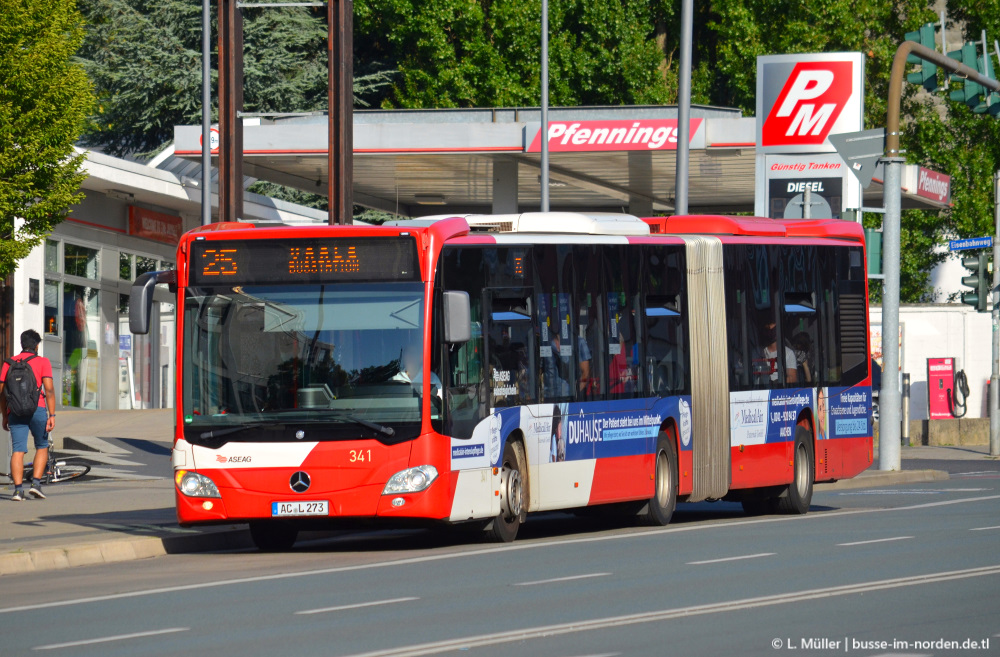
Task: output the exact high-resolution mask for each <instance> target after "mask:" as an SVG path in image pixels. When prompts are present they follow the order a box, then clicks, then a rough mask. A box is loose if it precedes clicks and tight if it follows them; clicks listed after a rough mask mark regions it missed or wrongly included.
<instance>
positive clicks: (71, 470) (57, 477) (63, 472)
mask: <svg viewBox="0 0 1000 657" xmlns="http://www.w3.org/2000/svg"><path fill="white" fill-rule="evenodd" d="M88 472H90V466H89V465H84V464H82V463H63V462H62V461H57V462H56V467H55V469H54V471H53V472H52V477H51V478H50V479H49V481H50V483H53V484H58V483H59V482H60V481H70V480H71V479H76V478H78V477H82V476H84V475H85V474H87V473H88Z"/></svg>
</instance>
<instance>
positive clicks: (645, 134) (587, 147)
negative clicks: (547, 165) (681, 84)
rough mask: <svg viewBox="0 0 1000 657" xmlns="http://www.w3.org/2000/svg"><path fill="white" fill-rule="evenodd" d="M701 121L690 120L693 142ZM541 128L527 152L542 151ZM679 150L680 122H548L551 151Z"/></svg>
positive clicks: (649, 120) (666, 120)
mask: <svg viewBox="0 0 1000 657" xmlns="http://www.w3.org/2000/svg"><path fill="white" fill-rule="evenodd" d="M701 124H702V119H691V131H690V137H689V139H690V141H692V142H693V141H694V136H695V133H697V132H698V129H699V128H700V127H701ZM541 135H542V130H541V128H539V130H538V132H537V133H535V137H534V139H532V141H531V143H530V144H529V145H528V148H527V150H526V151H525V152H527V153H540V152H541V151H542V139H541ZM673 150H677V119H658V120H652V119H628V120H625V121H549V152H551V153H584V152H595V151H673Z"/></svg>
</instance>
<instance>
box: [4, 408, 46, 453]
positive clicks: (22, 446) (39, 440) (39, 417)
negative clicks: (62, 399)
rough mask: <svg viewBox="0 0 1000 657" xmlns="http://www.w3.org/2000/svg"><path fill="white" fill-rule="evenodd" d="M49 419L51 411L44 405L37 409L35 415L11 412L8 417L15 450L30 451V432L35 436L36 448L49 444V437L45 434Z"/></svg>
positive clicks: (42, 447)
mask: <svg viewBox="0 0 1000 657" xmlns="http://www.w3.org/2000/svg"><path fill="white" fill-rule="evenodd" d="M48 420H49V412H48V411H47V410H46V409H45V407H44V406H39V407H38V408H37V409H35V414H34V415H14V414H13V413H11V414H10V415H9V416H8V417H7V426H9V427H10V438H11V440H12V441H13V443H14V449H13V450H12V451H14V452H24V453H27V451H28V432H29V431H30V432H31V435H32V436H34V437H35V449H44V448H46V447H48V446H49V439H48V437H47V436H46V435H45V424H46V423H47V422H48Z"/></svg>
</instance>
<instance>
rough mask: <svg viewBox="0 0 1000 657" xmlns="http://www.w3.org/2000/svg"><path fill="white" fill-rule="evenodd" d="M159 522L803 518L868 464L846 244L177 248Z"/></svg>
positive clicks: (388, 234)
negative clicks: (682, 506)
mask: <svg viewBox="0 0 1000 657" xmlns="http://www.w3.org/2000/svg"><path fill="white" fill-rule="evenodd" d="M177 262H178V269H177V270H176V271H171V272H153V273H151V274H146V275H143V276H142V277H140V278H139V279H137V280H136V282H135V284H134V286H133V291H132V301H131V305H130V311H131V316H130V320H131V324H132V330H133V332H135V333H142V332H144V330H145V328H146V324H148V315H149V307H150V304H151V299H152V290H153V286H154V285H156V284H157V283H168V284H171V285H173V286H175V287H176V291H177V302H178V306H179V307H180V308H183V312H182V313H180V315H179V317H178V336H179V338H178V346H177V357H178V362H177V372H178V379H177V384H176V385H177V391H176V398H177V399H179V400H181V403H180V404H179V405H178V408H177V423H176V436H175V442H174V448H173V457H172V458H173V468H174V473H175V482H176V499H177V515H178V519H179V521H180V522H181V524H183V525H197V524H208V523H233V522H247V523H249V525H250V530H251V535H252V536H253V539H254V541H255V543H256V544H257V545H258V546H259V547H260V548H262V549H271V550H274V549H287V548H289V547H291V546H292V544H293V543H294V542H295V540H296V538H297V535H298V532H299V531H300V530H301V529H304V528H324V527H334V526H345V525H358V524H364V523H366V522H371V521H376V520H378V521H385V522H388V523H389V524H395V525H410V524H413V523H418V524H430V525H433V524H459V523H468V524H469V525H470V526H472V527H479V528H482V529H484V530H485V531H486V532H487V533H488V534H489V535H490V537H492V538H493V539H495V540H498V541H511V540H513V539H514V538H515V536H516V534H517V531H518V528H519V526H520V524H521V523H522V522H523V521H524V519H525V517H526V515H527V514H528V513H530V512H536V511H545V510H554V509H580V508H583V507H590V506H596V505H614V506H613V507H610V508H613V509H615V510H617V511H619V512H621V513H629V514H635V515H637V516H638V518H639V519H640V520H641V521H643V522H645V523H647V524H652V525H663V524H666V523H668V522H669V521H670V518H671V515H672V513H673V511H674V509H675V507H676V504H677V502H697V501H701V500H721V499H726V500H733V501H740V502H742V504H743V507H744V508H745V509H746V511H747V512H748V513H770V512H788V513H805V512H806V511H807V510H808V509H809V505H810V500H811V498H812V489H813V484H814V483H815V482H817V481H833V480H837V479H844V478H848V477H853V476H855V475H857V474H858V473H859V472H861V471H863V470H864V469H865V468H867V467H868V466H869V465H870V464H871V461H872V417H871V412H872V395H871V375H870V372H869V357H868V354H869V349H868V303H867V299H868V294H867V292H868V290H867V276H866V271H865V262H866V260H865V254H864V237H863V233H862V230H861V228H860V226H858V225H857V224H854V223H850V222H845V221H836V220H811V221H810V220H805V221H777V220H771V219H759V218H734V217H722V216H681V217H670V218H654V219H639V218H636V217H633V216H630V215H610V214H590V215H588V214H576V213H526V214H520V215H505V216H488V215H469V216H458V217H435V218H429V219H422V220H414V221H407V222H397V223H395V224H393V225H384V226H326V225H323V226H310V227H286V226H283V227H269V226H254V225H251V224H244V223H220V224H214V225H211V226H206V227H203V228H199V229H196V230H193V231H190V232H188V233H187V234H185V235H184V236H183V238H182V239H181V242H180V245H179V247H178V254H177Z"/></svg>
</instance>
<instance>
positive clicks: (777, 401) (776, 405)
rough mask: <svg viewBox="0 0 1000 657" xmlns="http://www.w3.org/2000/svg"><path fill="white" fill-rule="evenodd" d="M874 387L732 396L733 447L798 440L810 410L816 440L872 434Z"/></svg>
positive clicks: (748, 392)
mask: <svg viewBox="0 0 1000 657" xmlns="http://www.w3.org/2000/svg"><path fill="white" fill-rule="evenodd" d="M871 401H872V400H871V388H866V387H862V386H854V387H849V388H841V387H827V388H818V389H816V388H805V389H800V390H749V391H743V392H734V393H731V394H730V425H729V426H730V431H731V443H730V444H731V445H732V446H739V445H764V444H768V443H780V442H785V441H790V440H794V438H795V425H796V421H797V420H798V418H799V416H800V415H801V414H802V412H803V411H804V410H806V409H812V411H813V415H814V417H815V418H816V440H827V439H830V438H856V437H861V436H870V435H871V429H872V427H871Z"/></svg>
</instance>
